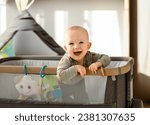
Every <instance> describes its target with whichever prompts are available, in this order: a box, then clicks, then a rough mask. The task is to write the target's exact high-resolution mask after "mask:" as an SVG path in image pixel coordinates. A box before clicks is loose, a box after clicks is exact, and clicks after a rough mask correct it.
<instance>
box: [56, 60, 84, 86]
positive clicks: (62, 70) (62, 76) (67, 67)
mask: <svg viewBox="0 0 150 125" xmlns="http://www.w3.org/2000/svg"><path fill="white" fill-rule="evenodd" d="M78 73H79V74H80V76H84V75H85V74H86V70H85V68H84V67H83V66H81V65H74V66H71V64H70V61H69V59H68V58H65V57H63V58H62V59H61V60H60V62H59V64H58V67H57V77H58V79H59V80H60V81H61V82H63V83H67V81H70V80H72V79H73V78H74V77H76V76H77V75H78Z"/></svg>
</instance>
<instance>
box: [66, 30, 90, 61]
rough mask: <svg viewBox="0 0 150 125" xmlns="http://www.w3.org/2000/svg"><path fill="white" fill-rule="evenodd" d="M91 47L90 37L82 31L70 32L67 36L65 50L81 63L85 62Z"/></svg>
mask: <svg viewBox="0 0 150 125" xmlns="http://www.w3.org/2000/svg"><path fill="white" fill-rule="evenodd" d="M90 46H91V43H90V42H89V39H88V35H87V34H86V33H85V32H83V31H82V30H81V31H80V30H70V31H68V32H67V33H66V35H65V50H66V52H67V53H68V55H69V56H70V57H71V58H73V59H74V60H76V61H78V62H79V63H80V62H82V61H83V59H84V57H85V55H86V53H87V51H88V50H89V48H90Z"/></svg>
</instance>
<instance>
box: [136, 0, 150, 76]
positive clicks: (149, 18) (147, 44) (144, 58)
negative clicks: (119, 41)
mask: <svg viewBox="0 0 150 125" xmlns="http://www.w3.org/2000/svg"><path fill="white" fill-rule="evenodd" d="M138 72H139V73H143V74H145V75H148V76H150V0H138Z"/></svg>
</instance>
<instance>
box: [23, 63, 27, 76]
mask: <svg viewBox="0 0 150 125" xmlns="http://www.w3.org/2000/svg"><path fill="white" fill-rule="evenodd" d="M23 69H24V70H23V71H24V75H27V66H26V64H24V68H23Z"/></svg>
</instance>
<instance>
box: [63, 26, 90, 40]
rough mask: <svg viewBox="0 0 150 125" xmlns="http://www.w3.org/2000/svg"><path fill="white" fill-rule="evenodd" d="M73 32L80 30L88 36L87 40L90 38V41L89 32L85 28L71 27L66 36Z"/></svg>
mask: <svg viewBox="0 0 150 125" xmlns="http://www.w3.org/2000/svg"><path fill="white" fill-rule="evenodd" d="M72 30H80V31H83V32H84V33H85V34H86V36H87V38H88V40H89V34H88V31H87V30H86V29H85V28H84V27H82V26H71V27H69V28H68V29H67V30H66V32H65V34H66V33H67V32H69V31H72Z"/></svg>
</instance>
